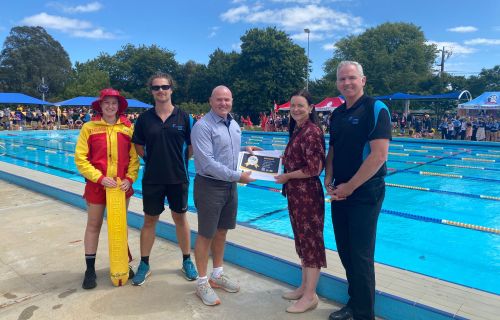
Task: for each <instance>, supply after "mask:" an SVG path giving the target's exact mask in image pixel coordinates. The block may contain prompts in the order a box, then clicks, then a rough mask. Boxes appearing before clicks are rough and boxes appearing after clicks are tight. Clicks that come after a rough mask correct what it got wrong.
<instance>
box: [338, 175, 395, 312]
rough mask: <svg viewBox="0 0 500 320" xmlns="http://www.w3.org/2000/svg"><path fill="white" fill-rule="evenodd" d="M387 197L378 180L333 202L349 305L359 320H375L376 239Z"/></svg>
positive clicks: (382, 183) (371, 181)
mask: <svg viewBox="0 0 500 320" xmlns="http://www.w3.org/2000/svg"><path fill="white" fill-rule="evenodd" d="M384 196H385V182H384V179H383V178H375V179H372V180H369V181H368V182H366V183H365V184H363V185H362V186H361V187H359V188H358V189H357V190H355V191H354V193H353V194H352V195H351V196H349V197H347V199H346V200H342V201H332V221H333V230H334V233H335V241H336V242H337V250H338V253H339V256H340V260H341V261H342V265H343V266H344V269H345V271H346V277H347V282H348V285H349V287H348V288H349V289H348V294H349V301H348V303H347V305H348V306H349V307H350V308H351V309H352V310H353V313H354V318H355V319H356V320H373V319H375V312H374V307H375V268H374V254H375V238H376V233H377V221H378V216H379V214H380V209H381V207H382V202H383V200H384Z"/></svg>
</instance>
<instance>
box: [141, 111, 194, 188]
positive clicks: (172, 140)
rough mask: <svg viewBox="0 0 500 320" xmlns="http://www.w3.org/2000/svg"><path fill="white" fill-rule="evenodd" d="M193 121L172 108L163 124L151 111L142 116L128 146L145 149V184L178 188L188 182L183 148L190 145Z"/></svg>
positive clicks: (186, 161) (184, 149) (185, 154)
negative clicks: (135, 145) (137, 145)
mask: <svg viewBox="0 0 500 320" xmlns="http://www.w3.org/2000/svg"><path fill="white" fill-rule="evenodd" d="M192 126H193V118H191V116H189V115H188V114H187V113H186V112H184V111H182V110H181V109H179V108H177V107H174V110H173V111H172V114H171V115H170V116H169V117H168V118H167V119H166V120H165V122H163V121H162V120H161V118H160V117H159V116H158V115H157V114H156V111H155V108H151V109H149V110H147V111H146V112H144V113H142V114H141V115H140V116H139V118H138V119H137V122H136V123H135V127H134V135H133V136H132V142H133V143H135V144H140V145H142V146H145V153H144V162H145V163H146V166H145V167H144V175H143V178H142V183H145V184H178V183H186V182H188V181H189V178H188V170H187V164H188V159H187V147H188V146H189V145H191V138H190V136H191V127H192Z"/></svg>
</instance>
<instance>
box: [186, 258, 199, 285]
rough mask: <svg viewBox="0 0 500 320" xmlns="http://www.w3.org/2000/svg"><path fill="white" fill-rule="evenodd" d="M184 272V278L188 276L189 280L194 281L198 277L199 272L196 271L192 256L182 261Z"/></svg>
mask: <svg viewBox="0 0 500 320" xmlns="http://www.w3.org/2000/svg"><path fill="white" fill-rule="evenodd" d="M182 272H184V278H186V280H188V281H194V280H196V279H198V272H197V271H196V268H195V266H194V263H193V261H191V258H187V259H186V260H184V261H183V262H182Z"/></svg>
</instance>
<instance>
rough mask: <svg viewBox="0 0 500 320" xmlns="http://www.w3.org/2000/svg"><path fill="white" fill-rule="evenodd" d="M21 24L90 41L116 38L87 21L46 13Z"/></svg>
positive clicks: (29, 18) (27, 18)
mask: <svg viewBox="0 0 500 320" xmlns="http://www.w3.org/2000/svg"><path fill="white" fill-rule="evenodd" d="M21 23H23V24H25V25H28V26H40V27H44V28H46V29H54V30H58V31H61V32H64V33H68V34H70V35H71V36H74V37H77V38H90V39H114V38H116V36H115V35H114V34H112V33H110V32H106V31H104V30H103V29H101V28H96V27H94V26H93V25H92V23H90V22H88V21H85V20H78V19H70V18H66V17H61V16H54V15H50V14H47V13H45V12H42V13H39V14H36V15H33V16H30V17H26V18H24V19H23V20H22V21H21Z"/></svg>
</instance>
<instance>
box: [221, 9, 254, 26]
mask: <svg viewBox="0 0 500 320" xmlns="http://www.w3.org/2000/svg"><path fill="white" fill-rule="evenodd" d="M249 12H250V9H248V7H247V6H239V7H237V8H232V9H229V10H228V11H226V12H224V13H223V14H221V19H222V21H227V22H230V23H235V22H238V21H239V20H241V19H242V18H243V16H244V15H245V14H247V13H249Z"/></svg>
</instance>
